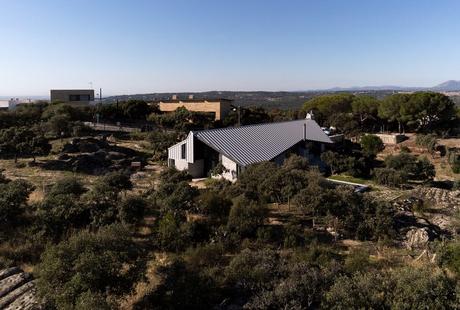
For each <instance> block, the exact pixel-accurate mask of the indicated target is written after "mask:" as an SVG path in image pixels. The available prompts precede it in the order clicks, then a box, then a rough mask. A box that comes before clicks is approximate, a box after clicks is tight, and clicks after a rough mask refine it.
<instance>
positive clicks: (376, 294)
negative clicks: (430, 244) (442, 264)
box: [322, 267, 456, 309]
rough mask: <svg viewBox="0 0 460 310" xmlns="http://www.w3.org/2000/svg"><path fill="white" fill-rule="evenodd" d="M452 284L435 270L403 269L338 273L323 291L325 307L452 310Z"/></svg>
mask: <svg viewBox="0 0 460 310" xmlns="http://www.w3.org/2000/svg"><path fill="white" fill-rule="evenodd" d="M455 305H456V299H455V286H454V285H453V283H452V281H451V280H449V278H448V277H447V276H446V275H444V274H442V273H439V272H437V271H435V270H430V269H429V268H428V269H416V268H409V267H408V268H402V269H397V270H393V271H391V272H376V271H371V272H358V273H356V274H354V275H353V276H352V277H347V276H340V277H338V278H337V280H336V281H335V282H334V284H333V285H332V286H331V288H330V289H329V291H328V292H327V293H326V296H325V298H324V301H323V304H322V306H323V307H324V308H326V309H452V308H453V307H454V308H455Z"/></svg>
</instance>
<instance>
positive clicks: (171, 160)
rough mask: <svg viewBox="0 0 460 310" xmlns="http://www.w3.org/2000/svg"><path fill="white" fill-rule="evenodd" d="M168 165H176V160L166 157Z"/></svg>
mask: <svg viewBox="0 0 460 310" xmlns="http://www.w3.org/2000/svg"><path fill="white" fill-rule="evenodd" d="M168 166H169V167H176V161H175V160H174V159H173V158H169V159H168Z"/></svg>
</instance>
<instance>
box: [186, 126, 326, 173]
mask: <svg viewBox="0 0 460 310" xmlns="http://www.w3.org/2000/svg"><path fill="white" fill-rule="evenodd" d="M304 125H305V129H306V130H305V131H306V140H310V141H318V142H323V143H332V141H331V139H329V137H328V136H327V135H326V134H325V133H324V132H323V130H322V129H321V128H320V127H319V126H318V124H317V123H316V122H315V121H314V120H310V119H301V120H296V121H289V122H279V123H267V124H258V125H249V126H241V127H229V128H220V129H211V130H203V131H197V132H194V133H193V135H194V136H195V137H196V138H197V139H198V140H200V141H202V142H203V143H205V144H207V145H208V146H210V147H211V148H213V149H215V150H216V151H218V152H219V153H222V154H224V155H225V156H227V157H229V158H230V159H232V160H234V161H236V162H237V163H238V164H240V165H242V166H247V165H250V164H253V163H257V162H261V161H267V160H272V159H273V158H275V157H276V156H278V155H279V154H281V153H283V152H284V151H286V150H287V149H289V148H291V147H292V146H294V145H295V144H297V143H298V142H300V141H302V140H304Z"/></svg>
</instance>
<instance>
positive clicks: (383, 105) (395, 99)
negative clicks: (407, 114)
mask: <svg viewBox="0 0 460 310" xmlns="http://www.w3.org/2000/svg"><path fill="white" fill-rule="evenodd" d="M409 98H410V95H408V94H394V95H391V96H387V97H385V99H383V100H382V101H381V102H380V105H379V107H378V115H379V117H380V118H382V119H385V120H387V121H388V122H390V123H392V122H397V123H398V132H399V133H401V132H403V130H404V128H403V116H402V115H401V106H403V105H404V104H406V103H407V101H408V100H409Z"/></svg>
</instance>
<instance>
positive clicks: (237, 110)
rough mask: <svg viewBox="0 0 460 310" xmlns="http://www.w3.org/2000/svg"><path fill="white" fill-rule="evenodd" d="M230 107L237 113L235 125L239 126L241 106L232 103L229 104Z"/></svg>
mask: <svg viewBox="0 0 460 310" xmlns="http://www.w3.org/2000/svg"><path fill="white" fill-rule="evenodd" d="M231 107H232V110H233V111H234V112H236V113H237V114H238V125H237V127H240V126H241V106H237V107H236V106H234V105H231Z"/></svg>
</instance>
